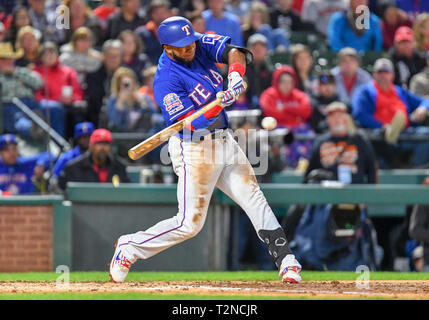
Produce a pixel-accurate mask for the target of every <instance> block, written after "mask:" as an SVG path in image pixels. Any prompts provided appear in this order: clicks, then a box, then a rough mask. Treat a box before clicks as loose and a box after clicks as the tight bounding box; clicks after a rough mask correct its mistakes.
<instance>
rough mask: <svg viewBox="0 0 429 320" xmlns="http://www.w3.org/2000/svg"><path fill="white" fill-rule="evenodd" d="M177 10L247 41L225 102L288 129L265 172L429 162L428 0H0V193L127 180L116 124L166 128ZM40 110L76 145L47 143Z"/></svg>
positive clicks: (371, 175)
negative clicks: (236, 82)
mask: <svg viewBox="0 0 429 320" xmlns="http://www.w3.org/2000/svg"><path fill="white" fill-rule="evenodd" d="M174 15H182V16H185V17H187V18H188V19H189V20H190V21H191V22H192V24H193V26H194V29H195V31H197V32H200V33H214V34H222V35H228V36H230V37H231V43H232V44H235V45H238V46H245V47H247V48H248V49H249V50H250V51H251V52H252V53H253V57H254V61H253V63H252V64H251V65H249V66H248V67H247V71H246V75H245V77H246V81H247V83H248V90H247V91H246V93H245V94H244V95H243V96H241V97H240V98H239V99H238V100H237V101H236V102H235V103H234V105H232V106H231V107H230V108H229V109H228V110H229V111H241V113H239V114H240V115H241V116H240V117H241V118H240V121H238V122H234V123H235V124H236V128H238V127H240V128H243V129H245V130H246V132H247V131H248V130H249V129H252V128H254V129H259V128H260V120H261V119H262V118H263V117H273V118H275V119H276V121H277V128H279V129H285V131H284V132H287V134H286V136H285V138H282V139H277V140H276V139H271V140H269V146H268V149H266V150H265V149H264V150H265V151H266V152H268V153H269V157H270V162H269V163H270V167H269V170H268V171H269V172H268V175H269V174H271V173H272V172H273V171H282V170H284V169H285V168H286V169H296V170H299V171H301V172H302V173H304V174H305V175H306V176H308V175H309V174H310V173H311V171H312V170H317V169H326V170H328V171H331V173H332V174H333V178H334V179H338V180H344V181H346V182H348V183H376V181H377V174H376V170H377V169H378V168H384V169H392V168H429V127H428V124H429V117H428V115H429V114H428V110H429V1H420V0H396V1H395V0H262V1H249V0H243V1H236V0H183V1H179V0H171V1H168V0H151V1H149V0H102V1H101V0H17V1H9V0H0V108H1V113H0V114H1V119H0V134H2V135H1V136H0V158H1V159H0V189H1V190H2V192H3V193H4V194H28V193H48V192H62V191H63V190H64V189H65V187H66V183H67V182H68V181H87V182H113V183H120V182H128V181H129V178H128V177H127V173H126V170H125V168H126V166H127V165H130V164H135V163H133V162H130V160H129V161H128V162H125V161H124V159H122V158H121V156H123V157H125V156H126V150H127V147H124V144H123V143H122V142H121V141H119V142H118V144H121V143H122V149H121V147H119V149H118V148H115V147H114V145H115V139H113V137H114V136H115V134H118V133H130V134H133V133H134V134H138V133H142V134H147V135H148V136H149V135H151V134H154V133H156V132H158V131H160V130H161V129H163V128H164V127H165V124H164V120H163V117H162V114H161V110H160V107H159V106H158V105H157V104H156V103H155V100H154V98H153V86H152V82H153V78H154V76H155V72H156V66H157V61H158V59H159V57H160V55H161V54H162V52H163V49H162V47H161V45H160V44H159V41H158V35H157V29H158V26H159V25H160V23H161V22H162V21H163V20H164V19H166V18H168V17H170V16H174ZM219 69H220V70H221V71H222V73H223V75H224V76H225V75H226V71H227V70H226V67H225V66H224V65H219ZM16 99H19V101H20V102H22V103H24V104H25V105H26V106H27V107H28V108H29V109H30V111H31V112H32V113H33V114H34V116H35V117H36V120H35V118H33V117H31V116H30V115H29V114H28V113H26V112H24V111H23V110H22V108H19V107H18V105H17V103H16ZM249 110H252V111H254V110H258V111H260V112H259V113H258V114H259V118H258V121H253V120H251V119H250V116H247V115H249V114H251V113H250V112H246V111H249ZM252 114H253V113H252ZM37 119H42V120H43V121H45V122H46V123H47V124H48V125H49V127H50V128H52V129H53V130H54V131H55V132H56V133H57V134H58V135H60V136H61V137H62V138H63V139H64V140H65V141H68V142H69V143H70V144H71V145H72V148H71V149H70V150H62V149H60V150H59V151H57V152H52V150H51V149H52V148H51V147H50V145H49V139H47V137H48V135H47V133H46V131H45V130H42V128H41V126H40V125H39V121H38V120H37ZM236 128H234V129H236ZM290 137H293V138H290ZM133 142H139V141H133ZM34 146H35V147H34ZM61 147H64V146H61ZM63 151H64V152H63ZM65 151H67V152H65ZM113 151H117V152H113ZM118 154H119V156H118ZM159 158H160V154H159V152H158V153H157V152H156V151H155V152H154V153H152V155H151V156H150V157H148V158H147V159H146V160H145V161H149V164H155V165H157V164H160V159H159ZM47 177H48V178H47ZM158 180H159V182H162V181H163V179H162V176H161V177H160V179H158Z"/></svg>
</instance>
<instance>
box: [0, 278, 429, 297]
mask: <svg viewBox="0 0 429 320" xmlns="http://www.w3.org/2000/svg"><path fill="white" fill-rule="evenodd" d="M362 286H363V284H361V286H357V285H356V282H355V281H304V282H303V283H301V284H298V285H297V284H284V283H281V282H279V281H174V282H173V281H155V282H126V283H122V284H115V283H111V282H71V283H70V284H69V285H68V286H67V285H65V284H58V285H57V284H56V283H54V282H0V295H1V294H2V293H3V294H4V293H48V292H81V293H83V292H88V293H108V292H109V293H110V292H112V293H115V292H116V293H125V292H142V293H143V292H144V293H154V294H177V293H182V294H210V295H219V299H222V295H243V296H244V297H243V299H245V296H253V295H258V296H294V297H303V296H305V297H309V298H323V297H332V298H375V297H383V298H387V299H390V298H392V299H429V281H423V280H419V281H391V280H389V281H369V283H368V286H366V287H362Z"/></svg>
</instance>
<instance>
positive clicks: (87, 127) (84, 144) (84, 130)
mask: <svg viewBox="0 0 429 320" xmlns="http://www.w3.org/2000/svg"><path fill="white" fill-rule="evenodd" d="M93 132H94V125H93V124H92V123H91V122H79V123H78V124H76V126H75V127H74V134H73V140H74V143H75V147H74V148H73V149H71V150H69V151H67V152H66V153H64V154H62V155H61V156H60V157H59V158H58V160H57V162H55V165H54V169H53V174H54V176H55V177H56V178H58V177H59V176H60V174H61V172H62V171H63V169H64V167H65V166H66V165H67V163H69V162H70V161H71V160H73V159H75V158H77V157H79V156H80V155H82V154H84V153H85V152H86V151H87V150H88V148H89V138H90V136H91V134H92V133H93Z"/></svg>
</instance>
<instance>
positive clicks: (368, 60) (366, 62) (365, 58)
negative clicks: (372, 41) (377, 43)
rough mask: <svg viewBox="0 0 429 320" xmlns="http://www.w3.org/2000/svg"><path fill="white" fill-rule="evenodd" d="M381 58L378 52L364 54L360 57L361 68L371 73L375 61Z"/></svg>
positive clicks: (381, 55) (381, 54)
mask: <svg viewBox="0 0 429 320" xmlns="http://www.w3.org/2000/svg"><path fill="white" fill-rule="evenodd" d="M383 56H384V54H383V52H379V51H368V52H365V53H364V54H363V55H362V56H361V66H362V68H363V69H365V70H366V71H368V72H370V73H371V72H372V67H373V65H374V62H375V60H377V59H379V58H383Z"/></svg>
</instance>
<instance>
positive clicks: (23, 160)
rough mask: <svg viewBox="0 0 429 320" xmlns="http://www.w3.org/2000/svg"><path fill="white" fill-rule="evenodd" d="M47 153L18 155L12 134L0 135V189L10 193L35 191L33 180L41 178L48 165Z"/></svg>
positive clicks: (16, 144)
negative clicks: (28, 155) (26, 155)
mask: <svg viewBox="0 0 429 320" xmlns="http://www.w3.org/2000/svg"><path fill="white" fill-rule="evenodd" d="M48 163H49V153H47V152H44V153H41V154H37V155H34V156H30V157H20V156H19V154H18V143H17V141H16V138H15V136H14V135H13V134H3V135H1V136H0V190H1V191H2V192H7V193H9V194H12V195H18V194H31V193H34V192H35V187H34V184H33V181H37V180H41V179H42V175H43V172H44V171H45V169H46V168H47V167H48Z"/></svg>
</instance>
